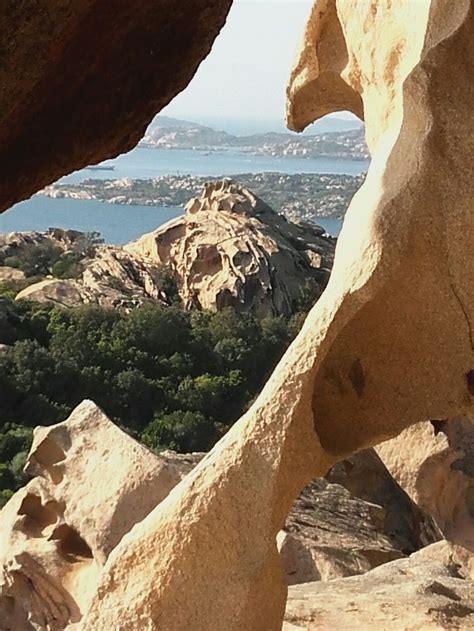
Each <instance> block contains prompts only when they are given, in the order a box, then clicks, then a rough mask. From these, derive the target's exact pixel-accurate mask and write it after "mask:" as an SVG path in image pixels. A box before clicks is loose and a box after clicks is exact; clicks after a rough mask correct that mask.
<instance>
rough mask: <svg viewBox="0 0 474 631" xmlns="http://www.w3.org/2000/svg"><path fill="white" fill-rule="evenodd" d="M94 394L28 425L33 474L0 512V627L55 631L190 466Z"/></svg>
mask: <svg viewBox="0 0 474 631" xmlns="http://www.w3.org/2000/svg"><path fill="white" fill-rule="evenodd" d="M188 469H189V466H188V465H187V461H186V460H184V459H183V458H180V457H173V454H169V455H168V456H166V457H162V458H160V457H158V456H155V455H154V454H153V453H151V452H150V451H148V449H146V448H145V447H143V446H141V445H139V444H138V443H137V442H136V441H135V440H133V439H132V438H130V437H129V436H128V435H127V434H125V433H124V432H122V431H121V430H120V429H119V428H118V427H116V426H115V425H114V424H113V423H112V422H111V421H109V419H108V418H107V417H106V416H105V414H104V413H103V412H102V411H101V410H100V409H99V408H98V407H97V406H96V405H95V404H94V403H92V402H91V401H84V402H83V403H81V404H80V405H79V406H78V407H77V408H76V409H75V410H74V412H73V413H72V414H71V416H70V417H69V419H68V420H67V421H65V422H63V423H59V424H57V425H53V426H51V427H38V428H36V430H35V434H34V441H33V445H32V448H31V451H30V454H29V457H28V462H27V465H26V470H27V472H28V473H30V474H31V475H34V476H35V477H34V478H33V479H32V480H31V481H30V482H29V483H28V484H27V485H26V486H25V487H24V488H23V489H21V490H20V491H18V492H17V493H16V494H15V495H14V496H13V497H12V499H11V500H10V501H9V502H8V503H7V505H6V506H5V507H4V509H3V510H2V511H1V517H0V540H1V542H2V546H1V550H0V629H2V631H29V630H30V629H38V630H45V629H48V630H49V631H56V630H57V629H64V628H66V627H68V626H69V625H71V624H73V623H76V622H78V621H79V620H80V618H81V615H82V613H83V612H84V611H85V610H87V604H88V601H89V599H90V598H91V596H92V594H93V593H94V589H95V585H96V582H97V578H98V574H99V570H100V568H101V567H102V566H103V565H104V563H105V561H106V560H107V558H108V556H109V554H110V552H111V550H112V549H113V548H114V547H115V546H116V545H117V543H118V542H119V541H120V540H121V538H122V536H123V535H124V534H125V533H127V532H128V531H129V530H130V529H131V528H132V526H134V524H135V523H137V522H139V521H140V520H141V519H143V518H144V517H145V516H146V515H147V514H148V513H149V512H150V511H151V510H152V509H153V508H154V507H155V506H156V505H157V504H158V503H159V502H160V501H161V500H162V499H163V498H164V497H165V496H166V495H167V494H168V493H169V491H170V490H171V489H172V488H173V487H174V486H176V484H177V483H178V482H179V481H180V480H181V478H182V477H183V476H184V475H185V474H186V473H187V471H188Z"/></svg>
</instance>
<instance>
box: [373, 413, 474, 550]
mask: <svg viewBox="0 0 474 631" xmlns="http://www.w3.org/2000/svg"><path fill="white" fill-rule="evenodd" d="M377 452H378V453H379V455H380V457H381V458H382V459H383V461H384V462H385V463H386V465H387V467H388V468H389V470H390V472H391V473H392V475H393V476H394V477H395V479H396V480H397V481H398V482H399V483H400V484H401V485H402V486H403V488H404V489H405V490H406V491H407V493H408V494H409V495H410V497H411V498H412V499H413V500H414V501H415V502H416V503H417V504H418V505H419V506H421V507H422V508H423V509H424V510H426V511H428V513H429V514H430V515H432V516H433V517H434V519H435V520H436V523H437V524H438V527H439V528H440V530H441V531H442V533H443V535H444V536H445V537H446V538H447V539H448V540H449V541H451V542H453V543H455V544H459V545H462V546H464V547H466V548H467V549H469V550H471V551H472V552H474V423H473V422H472V421H471V419H470V418H468V417H455V418H453V419H445V420H438V421H431V422H430V423H417V424H416V425H412V426H411V427H409V428H407V429H406V430H404V431H403V432H402V433H401V434H400V435H399V436H397V437H396V438H392V439H391V440H388V441H387V442H384V443H382V444H380V445H378V446H377Z"/></svg>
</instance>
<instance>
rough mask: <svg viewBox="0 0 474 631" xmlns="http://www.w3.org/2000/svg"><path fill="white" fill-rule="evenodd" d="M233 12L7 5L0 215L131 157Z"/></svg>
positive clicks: (0, 93) (76, 3)
mask: <svg viewBox="0 0 474 631" xmlns="http://www.w3.org/2000/svg"><path fill="white" fill-rule="evenodd" d="M230 6H231V0H187V1H186V2H183V3H180V4H179V6H178V5H177V4H176V2H171V1H170V0H159V1H158V2H157V1H155V0H137V1H136V2H133V3H131V2H128V1H127V0H119V1H118V2H114V3H113V5H112V4H109V3H104V2H102V0H73V1H72V2H71V1H70V0H44V1H43V2H41V3H38V2H36V0H26V1H25V2H21V3H11V2H7V3H2V5H1V7H0V39H1V41H2V42H3V43H2V64H1V68H0V86H1V87H0V163H1V164H2V169H3V178H2V184H1V186H0V212H1V211H3V210H5V209H6V208H8V207H9V206H11V205H12V204H14V203H15V202H17V201H20V200H22V199H25V198H27V197H29V196H30V195H31V194H32V193H34V192H35V191H38V190H40V189H41V188H43V187H44V186H45V185H46V184H50V183H51V182H53V181H55V180H56V179H58V178H59V177H60V176H61V175H64V174H65V173H70V172H71V171H74V170H76V169H79V168H81V167H84V166H86V165H87V164H91V163H96V162H100V161H101V160H104V159H105V158H110V157H113V156H116V155H118V154H119V153H123V152H125V151H127V150H129V149H132V148H133V147H134V146H135V145H136V144H137V142H138V141H139V140H140V139H141V138H142V137H143V135H144V134H145V130H146V127H147V125H148V123H149V122H150V121H151V120H152V118H153V116H154V115H155V114H156V113H157V112H159V111H160V110H161V109H162V108H163V107H164V106H165V105H167V104H168V103H169V101H170V100H171V99H172V98H173V97H174V96H175V95H176V94H177V93H178V92H180V91H181V90H183V88H185V87H186V85H187V84H188V83H189V81H190V80H191V78H192V76H193V75H194V73H195V72H196V70H197V68H198V66H199V63H200V62H201V61H202V59H204V57H205V56H206V55H207V54H208V53H209V51H210V48H211V46H212V43H213V41H214V39H215V37H216V36H217V34H218V33H219V30H220V29H221V27H222V26H223V24H224V21H225V18H226V16H227V12H228V11H229V8H230ZM92 43H94V45H92ZM96 43H97V45H95V44H96ZM124 51H126V54H124Z"/></svg>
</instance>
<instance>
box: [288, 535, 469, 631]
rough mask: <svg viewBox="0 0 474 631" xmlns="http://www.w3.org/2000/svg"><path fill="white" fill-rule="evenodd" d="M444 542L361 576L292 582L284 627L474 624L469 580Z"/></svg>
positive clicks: (321, 629) (306, 630)
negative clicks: (446, 551)
mask: <svg viewBox="0 0 474 631" xmlns="http://www.w3.org/2000/svg"><path fill="white" fill-rule="evenodd" d="M444 548H445V543H444V542H441V543H439V544H433V545H432V546H429V547H428V548H425V549H423V550H421V551H420V552H416V553H415V554H413V555H412V556H410V557H409V558H408V559H399V560H396V561H392V562H391V563H387V564H385V565H382V566H381V567H378V568H376V569H374V570H372V571H370V572H368V573H367V574H363V575H362V576H356V577H351V578H343V579H338V580H333V581H328V582H316V583H305V584H303V585H295V586H293V587H290V588H289V591H288V603H287V609H286V614H285V623H284V624H283V631H333V630H334V631H346V630H347V629H387V631H389V630H390V631H392V630H393V631H395V630H397V631H398V630H400V631H401V630H402V629H420V631H421V630H422V629H423V630H425V629H430V631H431V630H432V631H435V630H437V631H441V630H443V629H446V630H451V629H457V630H459V631H468V630H469V629H473V628H474V598H473V591H472V582H470V581H469V580H466V579H467V577H466V575H465V573H464V572H463V570H462V568H461V567H460V564H459V562H458V559H456V557H455V555H454V554H440V552H443V551H444ZM443 557H444V558H443Z"/></svg>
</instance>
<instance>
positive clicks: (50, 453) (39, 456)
mask: <svg viewBox="0 0 474 631" xmlns="http://www.w3.org/2000/svg"><path fill="white" fill-rule="evenodd" d="M65 459H66V454H65V453H64V451H63V449H62V448H61V447H60V446H59V445H58V444H57V443H56V442H55V441H54V440H52V439H51V438H49V437H48V438H46V439H45V440H44V441H43V442H42V443H41V444H40V445H38V447H37V448H36V450H35V452H34V454H33V458H32V461H36V463H37V464H38V465H40V466H41V467H44V468H45V469H46V471H47V472H48V473H49V476H50V478H51V481H52V482H53V484H59V483H60V482H61V481H62V479H63V473H62V471H61V470H60V469H59V468H58V467H55V466H54V465H56V464H58V463H59V462H62V461H63V460H65Z"/></svg>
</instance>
